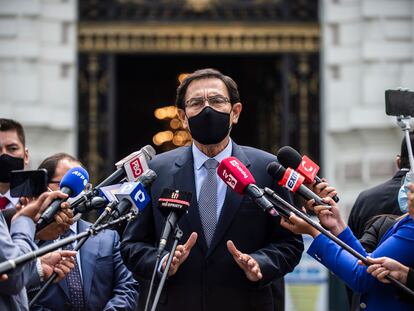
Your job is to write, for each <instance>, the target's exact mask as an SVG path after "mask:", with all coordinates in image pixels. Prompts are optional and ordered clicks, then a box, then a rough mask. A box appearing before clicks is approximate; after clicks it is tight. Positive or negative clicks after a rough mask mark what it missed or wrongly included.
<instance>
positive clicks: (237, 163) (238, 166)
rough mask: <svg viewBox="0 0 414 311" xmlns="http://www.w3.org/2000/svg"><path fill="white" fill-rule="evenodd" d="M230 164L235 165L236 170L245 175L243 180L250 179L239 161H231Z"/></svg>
mask: <svg viewBox="0 0 414 311" xmlns="http://www.w3.org/2000/svg"><path fill="white" fill-rule="evenodd" d="M229 163H230V164H231V165H233V166H234V167H235V168H237V170H238V171H239V172H240V173H241V174H242V175H243V178H244V179H247V178H249V175H248V174H247V173H246V172H245V171H244V170H243V169H242V168H241V167H240V164H239V162H238V161H236V160H231V161H229Z"/></svg>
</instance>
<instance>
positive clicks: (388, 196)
mask: <svg viewBox="0 0 414 311" xmlns="http://www.w3.org/2000/svg"><path fill="white" fill-rule="evenodd" d="M404 175H405V172H404V171H401V170H400V171H398V172H397V173H396V174H395V175H394V177H393V178H391V179H389V180H387V181H385V182H383V183H381V184H379V185H377V186H374V187H372V188H370V189H367V190H364V191H362V192H361V193H360V194H359V196H358V197H357V199H356V201H355V203H354V206H353V207H352V209H351V213H350V215H349V222H348V224H349V227H350V228H351V230H352V231H353V233H354V234H355V236H356V237H357V238H361V236H362V234H363V231H364V228H365V224H366V222H367V221H368V220H369V219H370V218H371V217H373V216H376V215H380V214H394V215H401V212H400V210H399V206H398V200H397V196H398V190H399V188H400V187H401V180H402V177H403V176H404Z"/></svg>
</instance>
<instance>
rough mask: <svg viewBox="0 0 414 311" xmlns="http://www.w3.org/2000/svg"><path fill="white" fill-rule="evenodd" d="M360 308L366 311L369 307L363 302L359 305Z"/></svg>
mask: <svg viewBox="0 0 414 311" xmlns="http://www.w3.org/2000/svg"><path fill="white" fill-rule="evenodd" d="M359 306H360V307H361V309H365V308H366V307H367V304H366V303H364V302H361V303H360V304H359Z"/></svg>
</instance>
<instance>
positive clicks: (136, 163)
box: [71, 145, 155, 208]
mask: <svg viewBox="0 0 414 311" xmlns="http://www.w3.org/2000/svg"><path fill="white" fill-rule="evenodd" d="M154 156H155V150H154V148H153V147H152V146H150V145H146V146H144V147H142V148H141V149H140V150H138V151H135V152H133V153H131V154H130V155H128V156H126V157H125V158H123V159H122V160H120V161H118V162H117V163H116V164H115V165H116V168H117V170H116V171H115V172H113V173H112V174H111V175H109V176H108V177H107V178H105V179H104V180H103V181H102V182H101V183H100V184H98V185H97V186H96V187H95V188H94V189H92V190H90V191H88V192H87V193H85V194H84V195H83V196H81V197H80V198H78V199H77V200H75V201H74V202H72V204H71V206H72V207H73V208H75V207H77V206H78V205H79V204H82V203H84V202H85V201H86V200H88V199H90V198H92V197H94V196H98V195H101V193H100V188H103V187H107V186H110V185H114V184H117V183H120V182H121V181H122V180H123V179H124V178H127V179H128V181H131V182H132V181H137V180H138V178H139V176H141V175H142V174H144V172H145V171H146V170H148V162H149V161H150V160H151V159H152V158H153V157H154Z"/></svg>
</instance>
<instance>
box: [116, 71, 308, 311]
mask: <svg viewBox="0 0 414 311" xmlns="http://www.w3.org/2000/svg"><path fill="white" fill-rule="evenodd" d="M184 102H185V103H186V104H184ZM206 102H208V106H207V105H206ZM177 105H178V106H179V107H180V108H181V109H180V110H179V111H180V117H181V119H182V121H183V122H184V126H185V127H189V129H190V131H191V134H192V136H193V144H192V145H191V146H188V147H181V148H178V149H175V150H172V151H169V152H166V153H163V154H160V155H158V156H157V157H155V158H154V159H153V161H151V162H150V167H151V169H153V170H154V171H155V172H156V173H157V175H158V178H157V180H156V181H155V182H154V184H153V185H152V187H151V195H152V203H153V204H152V208H150V207H148V208H146V209H145V210H144V211H143V213H142V215H140V217H138V218H137V219H136V220H135V221H133V222H132V223H130V224H128V226H127V228H126V230H125V233H124V237H123V241H122V244H121V253H122V256H123V258H124V261H125V264H126V265H127V267H128V268H129V269H130V270H131V271H132V272H133V273H134V275H136V276H137V277H140V278H141V279H144V280H147V281H148V280H149V279H150V278H151V272H152V270H153V267H154V265H155V259H156V252H157V248H156V245H157V243H158V239H159V238H160V235H161V232H162V230H163V227H164V223H165V216H163V215H162V214H161V212H160V211H159V209H158V208H157V202H158V199H159V197H160V195H161V192H162V191H163V189H164V188H170V189H178V190H182V191H189V192H191V193H192V194H193V195H192V200H191V205H190V207H189V210H188V214H186V215H184V216H182V217H181V219H180V221H179V227H180V228H181V230H182V231H183V233H184V234H183V237H182V241H183V242H185V243H183V242H182V243H183V244H182V245H179V246H178V247H177V251H176V252H175V254H174V259H173V264H172V267H171V270H170V273H169V275H170V276H169V278H168V280H167V282H166V284H165V288H164V291H163V294H162V295H161V298H160V302H159V305H158V309H157V310H180V311H186V310H215V311H220V310H241V311H244V310H246V311H247V310H269V311H270V310H275V308H277V307H281V306H283V276H284V275H285V274H286V273H288V272H290V271H292V270H293V268H294V267H295V266H296V264H297V263H298V262H299V260H300V257H301V253H302V251H303V244H302V239H301V237H300V236H297V235H294V234H291V233H290V232H288V231H286V230H284V229H283V228H281V226H280V224H279V221H280V219H279V218H278V217H272V216H270V215H268V214H266V213H264V212H263V211H262V210H261V209H260V208H259V207H258V206H256V205H255V203H254V202H253V201H252V200H251V199H250V198H248V197H247V196H241V195H239V194H236V193H235V192H233V191H232V190H231V189H229V188H228V187H227V186H226V185H225V184H224V183H223V182H222V181H221V180H218V177H217V174H216V173H215V172H214V176H215V178H217V187H216V189H214V190H216V191H217V202H216V204H211V205H216V206H213V207H214V211H215V214H216V216H217V219H216V223H215V229H214V233H213V235H212V236H211V235H210V236H209V233H208V230H207V229H206V228H207V226H206V225H205V223H206V219H205V216H203V215H202V214H203V213H204V211H202V208H201V207H200V206H201V205H202V206H204V208H207V206H206V205H205V203H200V202H201V201H203V199H202V196H203V191H205V190H202V189H205V188H203V187H204V185H203V180H204V181H205V180H206V179H207V178H208V177H207V176H206V175H208V174H209V173H208V172H207V169H206V168H205V167H204V163H206V161H211V159H214V160H215V161H217V162H215V161H213V162H214V163H216V164H218V162H220V161H221V160H222V159H224V158H226V157H228V156H231V155H233V156H235V157H237V158H238V159H239V160H240V161H241V162H243V163H244V165H246V167H247V168H248V169H249V170H250V171H251V173H252V174H253V176H254V177H255V179H256V182H257V185H258V186H259V187H264V186H269V187H272V188H273V189H275V190H276V191H277V192H278V193H279V194H280V195H281V196H283V197H284V198H285V199H286V200H290V197H289V195H288V194H287V193H286V191H284V190H283V189H281V188H280V187H278V186H276V184H275V183H274V182H273V180H272V179H271V177H270V176H269V175H268V174H267V173H266V166H267V164H268V163H270V162H271V161H276V160H277V159H276V157H275V156H273V155H271V154H269V153H266V152H264V151H261V150H257V149H254V148H251V147H242V146H238V145H237V144H236V143H234V142H233V141H232V140H231V139H230V138H229V133H230V129H231V125H233V124H235V123H237V120H238V116H239V114H240V111H241V104H240V102H239V96H238V91H237V85H236V84H235V83H234V81H233V80H231V79H230V78H229V77H227V76H224V75H223V74H221V73H220V72H218V71H216V70H212V69H204V70H199V71H196V72H194V73H193V74H191V75H190V76H188V77H187V78H186V79H185V80H184V82H183V83H182V84H181V86H180V87H179V89H178V92H177ZM210 178H212V177H210ZM212 182H215V181H214V179H212ZM212 197H215V195H213V196H212ZM216 207H217V210H215V208H216ZM171 246H172V241H171V238H170V240H169V243H168V244H167V247H166V249H167V250H170V249H171ZM167 254H168V252H167V251H165V252H164V253H163V254H162V256H163V260H162V262H163V264H162V265H161V266H160V270H161V271H163V270H164V268H165V261H166V259H167ZM140 284H142V282H140ZM273 293H275V294H276V295H275V296H276V298H275V296H274V295H273ZM143 298H146V297H145V296H144V297H143ZM144 300H145V299H143V300H142V301H141V306H142V304H143V302H144Z"/></svg>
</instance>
